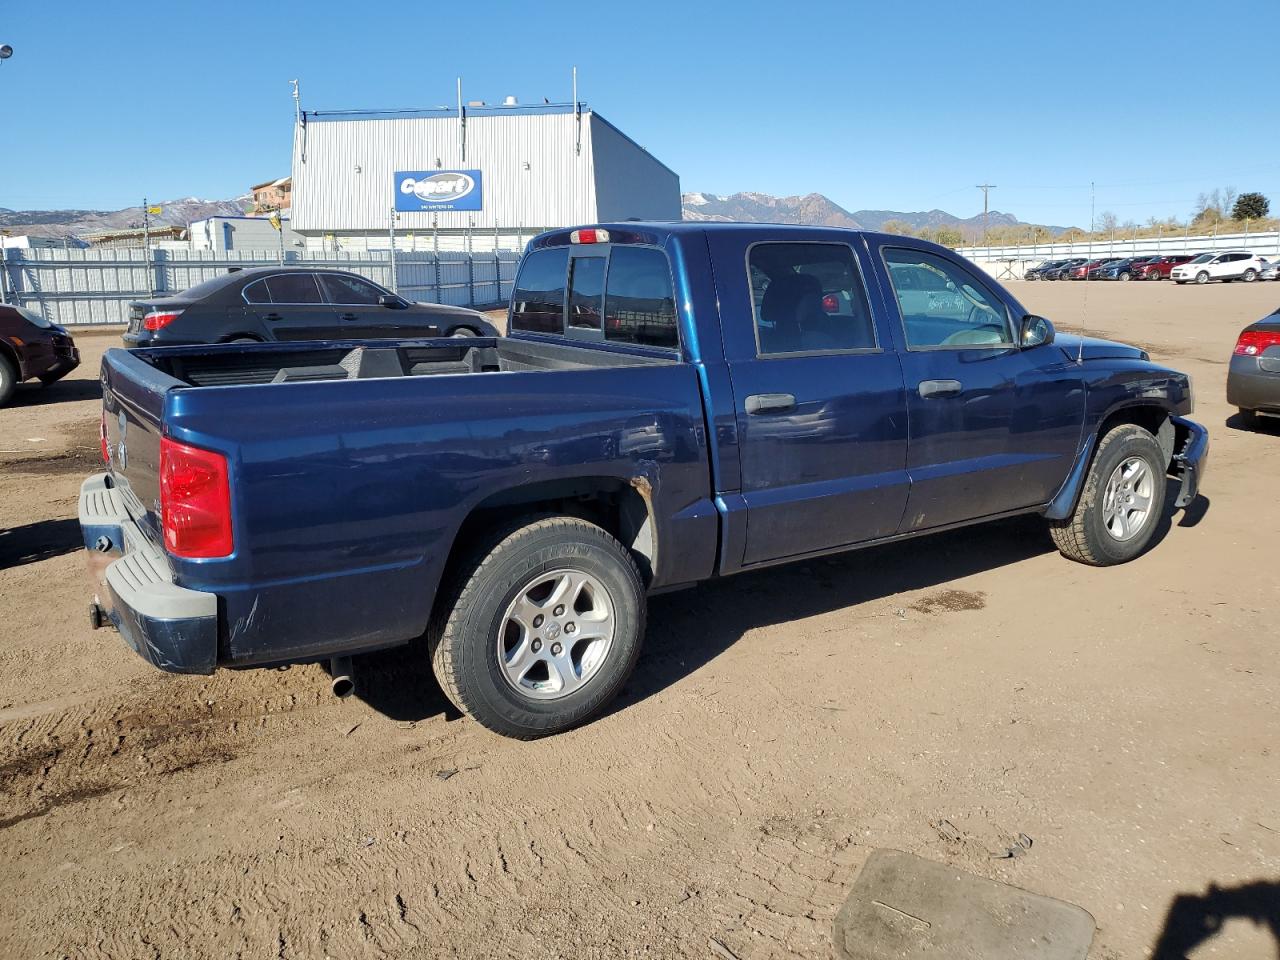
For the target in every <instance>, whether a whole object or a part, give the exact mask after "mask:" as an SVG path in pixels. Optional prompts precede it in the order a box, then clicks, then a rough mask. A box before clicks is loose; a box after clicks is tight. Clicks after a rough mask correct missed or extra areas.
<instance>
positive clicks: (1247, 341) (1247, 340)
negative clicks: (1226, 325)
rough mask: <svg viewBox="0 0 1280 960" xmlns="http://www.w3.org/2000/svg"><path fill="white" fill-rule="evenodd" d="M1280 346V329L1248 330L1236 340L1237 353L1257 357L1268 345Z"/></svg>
mask: <svg viewBox="0 0 1280 960" xmlns="http://www.w3.org/2000/svg"><path fill="white" fill-rule="evenodd" d="M1275 346H1280V330H1246V331H1245V332H1244V333H1242V334H1240V339H1239V340H1237V341H1236V354H1237V355H1239V356H1243V357H1256V356H1258V355H1259V354H1260V353H1262V352H1263V351H1264V350H1266V349H1267V348H1268V347H1275Z"/></svg>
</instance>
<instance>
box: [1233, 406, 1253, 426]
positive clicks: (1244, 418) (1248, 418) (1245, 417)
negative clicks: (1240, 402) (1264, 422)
mask: <svg viewBox="0 0 1280 960" xmlns="http://www.w3.org/2000/svg"><path fill="white" fill-rule="evenodd" d="M1236 410H1238V411H1239V412H1240V422H1241V423H1243V424H1244V425H1245V426H1246V427H1250V428H1253V427H1256V426H1257V425H1258V415H1257V413H1255V412H1254V411H1252V410H1246V409H1245V408H1244V407H1236Z"/></svg>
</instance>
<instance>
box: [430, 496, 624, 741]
mask: <svg viewBox="0 0 1280 960" xmlns="http://www.w3.org/2000/svg"><path fill="white" fill-rule="evenodd" d="M443 599H444V600H445V603H444V604H443V605H442V606H443V611H442V614H441V616H440V618H439V619H438V620H437V622H436V623H435V624H433V626H432V629H431V630H430V632H429V634H428V644H429V647H430V651H431V665H432V667H433V669H434V671H435V675H436V679H437V680H439V682H440V686H441V688H442V689H443V690H444V692H445V694H446V695H447V696H448V697H449V699H450V700H451V701H453V704H454V706H456V707H457V708H458V709H459V710H461V711H462V712H463V713H466V714H469V715H470V716H471V717H473V718H474V719H476V720H478V721H479V722H480V723H481V724H483V725H484V726H486V727H488V728H489V729H490V730H493V731H494V732H496V733H500V734H502V735H504V736H508V737H516V738H519V739H522V740H530V739H533V738H535V737H542V736H546V735H548V734H553V733H559V732H561V731H563V730H567V729H569V728H570V727H574V726H577V725H578V724H581V723H584V722H586V721H587V720H589V719H591V718H592V717H594V716H595V715H596V714H598V713H599V712H600V711H601V710H603V709H604V708H605V706H606V705H607V704H608V703H609V701H611V700H612V699H613V698H614V697H615V696H616V695H617V693H618V691H619V690H620V689H621V688H622V685H623V683H625V682H626V679H627V677H628V676H630V674H631V671H632V669H633V668H634V667H635V664H636V659H637V657H639V655H640V644H641V639H642V638H643V636H644V619H645V601H644V584H643V582H642V581H641V579H640V572H639V570H638V569H637V568H636V564H635V561H634V560H633V559H632V558H631V555H630V553H628V552H627V550H626V548H625V547H623V546H622V544H621V543H619V542H618V541H617V540H616V539H614V538H613V537H612V536H611V535H610V534H609V533H608V532H606V531H605V530H603V529H602V528H600V527H598V526H596V525H595V524H593V523H590V522H588V521H586V520H582V519H579V518H577V517H568V516H551V517H544V518H542V519H538V520H532V521H525V522H523V523H521V524H520V525H518V526H515V527H507V528H505V529H504V530H501V531H499V532H498V533H497V534H495V535H494V536H493V537H491V538H490V539H489V540H488V541H487V545H486V548H484V549H483V550H482V551H480V552H478V553H477V554H475V555H473V556H472V557H471V559H470V560H469V561H466V562H464V563H463V564H462V566H461V568H460V576H459V577H458V579H457V580H456V581H455V583H454V590H453V591H452V592H451V593H449V594H447V595H446V596H445V597H444V598H443Z"/></svg>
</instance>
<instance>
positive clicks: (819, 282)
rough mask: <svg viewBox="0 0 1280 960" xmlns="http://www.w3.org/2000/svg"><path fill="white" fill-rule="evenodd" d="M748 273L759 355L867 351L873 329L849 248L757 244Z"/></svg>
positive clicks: (873, 340) (871, 344) (749, 256)
mask: <svg viewBox="0 0 1280 960" xmlns="http://www.w3.org/2000/svg"><path fill="white" fill-rule="evenodd" d="M747 275H748V278H749V281H750V283H751V303H752V307H753V309H754V312H755V324H756V343H757V347H758V350H759V353H760V355H761V356H778V355H783V354H790V353H822V352H827V351H832V350H871V349H875V347H876V332H875V325H874V324H873V323H872V321H871V312H870V310H869V309H868V308H867V300H866V295H865V293H864V292H863V287H862V276H861V274H860V273H859V272H858V266H857V262H856V261H855V260H854V256H853V250H852V249H851V248H849V247H848V246H847V245H845V244H842V243H787V242H784V243H774V242H767V243H757V244H754V245H753V246H752V247H751V249H750V251H749V252H748V253H747Z"/></svg>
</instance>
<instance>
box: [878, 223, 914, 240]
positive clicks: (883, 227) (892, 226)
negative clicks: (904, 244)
mask: <svg viewBox="0 0 1280 960" xmlns="http://www.w3.org/2000/svg"><path fill="white" fill-rule="evenodd" d="M880 232H881V233H896V234H897V235H898V236H900V237H909V236H911V235H912V234H913V233H914V231H913V230H912V229H911V224H909V223H903V222H902V221H901V220H886V221H885V222H884V223H882V224H880Z"/></svg>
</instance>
